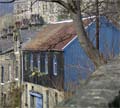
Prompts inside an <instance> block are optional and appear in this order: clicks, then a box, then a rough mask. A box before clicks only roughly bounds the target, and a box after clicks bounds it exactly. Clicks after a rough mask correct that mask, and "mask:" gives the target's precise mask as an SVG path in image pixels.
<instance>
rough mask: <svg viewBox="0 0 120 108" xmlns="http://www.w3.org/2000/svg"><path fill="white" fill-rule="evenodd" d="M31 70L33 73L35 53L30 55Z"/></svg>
mask: <svg viewBox="0 0 120 108" xmlns="http://www.w3.org/2000/svg"><path fill="white" fill-rule="evenodd" d="M30 70H31V71H32V72H33V53H31V54H30Z"/></svg>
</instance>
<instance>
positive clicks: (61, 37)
mask: <svg viewBox="0 0 120 108" xmlns="http://www.w3.org/2000/svg"><path fill="white" fill-rule="evenodd" d="M83 21H84V26H88V25H89V24H90V23H91V21H92V20H91V19H84V20H83ZM75 36H76V30H75V26H74V24H73V22H63V23H57V24H50V25H48V26H46V27H44V28H42V30H41V31H40V32H39V33H38V34H37V36H36V38H34V39H33V40H31V41H30V42H29V43H28V44H26V46H25V47H24V48H23V50H27V51H31V50H32V51H38V50H40V51H46V50H57V51H61V50H62V48H63V47H64V46H65V45H67V44H68V43H69V42H70V41H71V40H72V39H73V38H74V37H75Z"/></svg>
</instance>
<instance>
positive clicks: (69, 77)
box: [64, 38, 94, 89]
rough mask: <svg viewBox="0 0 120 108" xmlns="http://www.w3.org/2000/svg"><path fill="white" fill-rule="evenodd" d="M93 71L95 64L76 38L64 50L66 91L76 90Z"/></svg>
mask: <svg viewBox="0 0 120 108" xmlns="http://www.w3.org/2000/svg"><path fill="white" fill-rule="evenodd" d="M93 71H94V65H93V63H92V62H91V60H90V59H89V58H88V56H87V55H86V54H85V52H84V51H83V49H82V48H81V46H80V44H79V41H78V38H76V39H75V40H74V41H73V42H72V43H71V44H70V45H69V46H68V47H66V48H65V49H64V82H65V83H64V87H65V89H73V88H75V87H76V86H77V85H78V81H79V80H80V79H82V80H83V79H86V78H87V77H88V76H89V75H90V74H91V72H93ZM78 79H79V80H78Z"/></svg>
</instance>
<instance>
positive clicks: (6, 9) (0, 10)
mask: <svg viewBox="0 0 120 108" xmlns="http://www.w3.org/2000/svg"><path fill="white" fill-rule="evenodd" d="M12 11H13V4H0V16H1V15H4V14H6V13H10V12H12Z"/></svg>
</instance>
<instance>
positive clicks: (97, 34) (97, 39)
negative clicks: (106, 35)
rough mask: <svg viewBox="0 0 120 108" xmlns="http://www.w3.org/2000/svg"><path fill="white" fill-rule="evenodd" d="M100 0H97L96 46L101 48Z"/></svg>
mask: <svg viewBox="0 0 120 108" xmlns="http://www.w3.org/2000/svg"><path fill="white" fill-rule="evenodd" d="M99 28H100V27H99V1H98V0H96V48H97V49H98V50H99Z"/></svg>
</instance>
